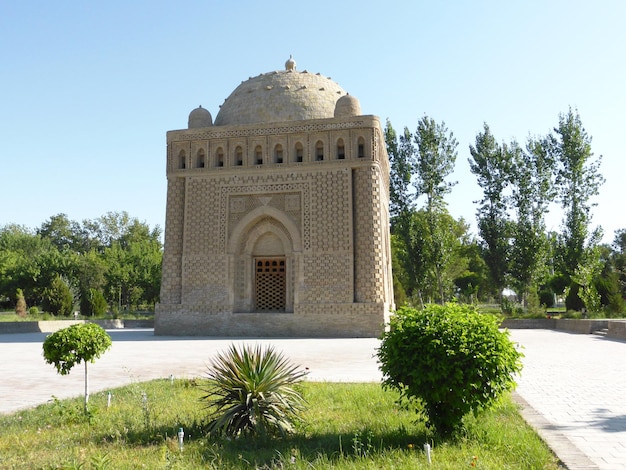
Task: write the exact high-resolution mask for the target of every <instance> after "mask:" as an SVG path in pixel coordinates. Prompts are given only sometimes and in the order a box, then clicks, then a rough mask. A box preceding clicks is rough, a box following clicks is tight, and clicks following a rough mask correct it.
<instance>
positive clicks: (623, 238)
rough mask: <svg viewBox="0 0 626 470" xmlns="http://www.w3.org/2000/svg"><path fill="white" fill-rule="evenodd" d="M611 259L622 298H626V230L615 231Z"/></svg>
mask: <svg viewBox="0 0 626 470" xmlns="http://www.w3.org/2000/svg"><path fill="white" fill-rule="evenodd" d="M611 247H612V254H611V259H612V263H613V269H614V270H615V273H616V275H617V281H618V283H619V289H620V292H621V295H622V298H626V229H620V230H616V231H615V238H614V240H613V243H612V244H611Z"/></svg>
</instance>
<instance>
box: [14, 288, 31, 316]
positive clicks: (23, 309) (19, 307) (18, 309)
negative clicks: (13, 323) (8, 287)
mask: <svg viewBox="0 0 626 470" xmlns="http://www.w3.org/2000/svg"><path fill="white" fill-rule="evenodd" d="M15 297H16V298H17V300H16V301H15V314H16V315H18V316H20V317H25V316H26V313H27V308H28V307H27V306H26V299H24V292H22V289H17V292H16V293H15Z"/></svg>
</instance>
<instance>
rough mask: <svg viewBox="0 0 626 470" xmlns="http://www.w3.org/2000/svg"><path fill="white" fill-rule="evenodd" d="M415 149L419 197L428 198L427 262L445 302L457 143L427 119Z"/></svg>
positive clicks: (421, 123) (422, 121)
mask: <svg viewBox="0 0 626 470" xmlns="http://www.w3.org/2000/svg"><path fill="white" fill-rule="evenodd" d="M413 140H414V143H415V146H416V150H417V153H416V163H415V168H414V171H415V180H414V186H415V190H416V197H418V198H419V197H420V196H424V197H425V199H426V202H425V206H424V210H425V212H426V215H427V219H426V220H427V224H426V227H427V231H428V233H427V236H428V241H429V244H430V250H429V255H430V256H428V258H426V259H424V260H423V262H426V263H427V264H428V265H429V266H431V267H432V268H433V270H434V274H435V279H436V282H437V287H438V290H439V302H441V303H443V302H444V300H445V293H444V277H443V271H444V270H445V268H446V266H447V264H448V263H449V262H450V260H451V253H452V251H453V249H452V247H451V246H450V241H451V240H452V239H451V237H450V236H449V235H450V234H449V232H447V228H448V227H447V223H446V222H447V220H446V217H445V215H446V214H447V210H446V202H445V196H446V195H447V194H448V193H449V192H450V191H451V190H452V187H453V186H454V185H455V184H456V182H447V181H446V178H447V177H448V176H449V175H450V174H451V173H452V171H453V170H454V164H455V162H456V156H457V152H456V148H457V146H458V142H457V140H456V139H455V138H454V135H453V134H452V132H449V131H448V128H447V127H446V126H445V123H443V122H442V123H440V124H437V123H436V122H435V120H434V119H432V118H429V117H427V116H424V117H423V118H422V119H420V121H419V122H418V124H417V130H416V132H415V134H414V136H413Z"/></svg>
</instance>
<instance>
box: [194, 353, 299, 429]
mask: <svg viewBox="0 0 626 470" xmlns="http://www.w3.org/2000/svg"><path fill="white" fill-rule="evenodd" d="M305 375H306V372H305V371H302V370H298V366H295V365H293V364H291V363H290V362H289V361H288V360H287V359H286V358H285V357H284V356H283V354H282V353H279V352H277V351H276V350H275V349H274V348H273V347H272V346H268V347H267V348H266V349H263V348H262V347H261V346H259V345H257V346H254V347H253V346H250V345H243V346H241V348H237V346H235V345H234V344H233V345H231V346H230V348H229V349H228V351H226V352H225V353H218V354H217V356H216V357H215V358H214V359H213V360H212V361H211V362H210V363H209V366H208V379H209V381H208V385H207V386H206V388H205V389H204V391H205V392H206V395H205V396H203V397H202V399H203V400H204V401H205V402H206V403H207V407H208V408H209V409H210V410H211V413H210V415H209V423H208V427H207V431H208V432H209V434H211V435H213V436H229V437H237V436H239V435H251V436H275V435H280V436H285V435H286V434H288V433H289V432H292V431H293V427H294V424H295V423H296V422H297V421H298V419H299V415H300V413H301V412H302V411H303V409H304V404H305V401H304V398H303V396H302V394H301V393H300V392H299V391H298V390H297V389H296V388H295V385H296V384H297V383H298V382H300V381H301V380H302V378H303V377H304V376H305Z"/></svg>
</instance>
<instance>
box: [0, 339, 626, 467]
mask: <svg viewBox="0 0 626 470" xmlns="http://www.w3.org/2000/svg"><path fill="white" fill-rule="evenodd" d="M109 334H110V335H111V337H112V339H113V346H112V348H111V350H110V351H108V352H107V353H105V354H104V355H103V356H102V357H101V358H100V359H98V360H97V361H96V363H95V364H90V365H89V380H90V390H91V392H92V393H93V392H96V391H101V390H107V389H109V388H113V387H117V386H121V385H125V384H129V383H133V382H138V381H143V380H148V379H153V378H162V377H169V376H170V375H173V376H174V377H177V378H182V377H195V376H201V375H203V374H204V373H205V371H206V363H207V362H208V361H209V359H210V358H211V356H212V355H213V354H214V353H215V352H217V351H223V350H225V349H226V348H227V347H228V346H229V345H230V344H231V343H232V342H233V341H235V342H237V343H241V342H248V343H253V344H259V343H260V344H268V343H271V344H273V345H274V346H275V347H276V348H277V349H278V350H279V351H282V352H283V353H284V354H285V355H286V356H287V357H289V358H290V359H291V360H292V361H293V362H294V363H296V364H300V365H302V366H303V367H308V368H309V370H310V374H309V379H310V380H320V381H322V380H327V381H344V382H372V381H379V380H380V378H381V377H380V371H379V370H378V366H377V363H376V358H375V354H376V348H377V347H378V344H379V342H378V340H376V339H372V338H362V339H275V340H245V341H242V340H233V339H229V338H224V339H207V338H187V337H185V338H181V337H163V336H158V337H155V336H154V335H153V331H152V330H111V331H109ZM45 337H46V334H44V333H29V334H11V335H0V358H2V360H1V365H0V413H7V412H13V411H16V410H19V409H22V408H25V407H30V406H34V405H37V404H40V403H45V402H46V401H48V400H50V399H51V398H52V397H53V396H54V397H57V398H67V397H71V396H79V395H81V394H82V393H83V390H84V382H83V380H84V377H83V367H82V364H81V365H79V366H76V368H75V369H74V370H73V371H72V373H70V374H69V375H67V376H61V375H59V374H57V373H56V370H55V369H54V367H53V366H52V365H49V364H46V363H45V361H44V360H43V357H42V349H41V345H42V343H43V340H44V339H45ZM511 338H512V339H513V340H514V341H516V342H518V343H519V344H520V345H521V346H522V347H523V352H524V354H525V358H524V370H523V373H522V376H521V377H520V379H519V380H518V383H519V386H518V394H517V395H518V399H519V401H520V402H521V403H522V405H523V413H524V416H525V417H526V419H527V420H528V421H529V422H531V424H533V426H535V427H536V428H537V429H538V431H539V432H540V434H541V435H542V436H543V437H544V439H545V440H546V441H547V442H548V443H549V444H550V446H551V447H552V448H553V449H554V450H555V452H556V453H557V455H559V457H560V458H561V459H562V460H563V461H564V462H565V464H566V465H567V466H568V468H569V469H571V470H574V469H594V468H595V469H606V470H613V469H624V468H626V361H625V360H624V359H625V355H626V343H624V342H619V341H612V340H607V339H603V338H600V337H596V336H591V335H574V334H568V333H560V332H555V331H549V330H511Z"/></svg>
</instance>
